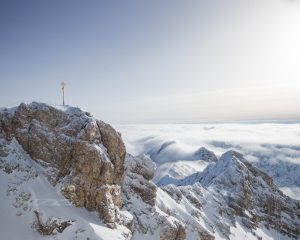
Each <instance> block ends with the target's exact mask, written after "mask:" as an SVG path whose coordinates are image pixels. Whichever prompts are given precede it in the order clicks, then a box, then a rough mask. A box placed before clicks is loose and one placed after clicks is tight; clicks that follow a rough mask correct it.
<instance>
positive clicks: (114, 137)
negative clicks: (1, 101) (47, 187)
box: [0, 103, 126, 228]
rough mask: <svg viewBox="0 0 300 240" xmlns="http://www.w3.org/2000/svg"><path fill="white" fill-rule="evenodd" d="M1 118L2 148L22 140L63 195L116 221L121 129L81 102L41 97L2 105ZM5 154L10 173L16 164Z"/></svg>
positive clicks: (122, 154) (111, 222) (111, 224)
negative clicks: (55, 102)
mask: <svg viewBox="0 0 300 240" xmlns="http://www.w3.org/2000/svg"><path fill="white" fill-rule="evenodd" d="M0 120H1V125H0V134H1V137H0V138H1V139H2V140H3V141H2V144H1V149H5V148H6V146H8V145H10V144H11V143H12V142H15V143H16V144H18V145H19V146H20V148H22V149H23V150H24V154H28V158H29V159H31V160H28V162H30V161H32V163H30V164H31V165H34V164H37V165H38V166H39V167H41V169H42V172H43V175H44V176H46V177H47V178H48V180H49V182H50V183H51V184H52V185H53V186H55V187H56V188H57V189H59V191H60V193H61V194H62V195H63V196H64V197H65V198H67V199H68V200H69V201H70V202H71V203H73V204H74V205H75V206H77V207H85V208H86V209H87V210H89V211H96V212H98V214H99V216H100V218H101V220H102V221H104V222H105V223H106V224H107V226H109V227H111V228H115V227H116V224H117V223H118V221H119V215H120V214H119V208H120V207H121V187H120V183H121V179H122V175H123V171H124V158H125V151H126V150H125V146H124V144H123V141H122V139H121V137H120V134H119V133H118V132H116V131H115V130H114V129H113V128H112V127H111V126H110V125H108V124H106V123H104V122H102V121H99V120H96V119H95V118H93V117H92V116H90V114H89V113H86V112H83V111H81V110H80V109H78V108H73V107H65V108H63V109H57V108H55V107H52V106H49V105H47V104H41V103H31V104H21V105H20V106H18V107H17V108H14V109H13V110H11V109H4V110H1V112H0ZM3 151H4V150H3ZM3 151H2V152H3ZM4 155H5V151H4ZM6 160H7V159H6V158H3V157H1V162H2V164H3V166H4V168H3V169H4V171H5V172H6V173H10V172H14V170H15V169H18V166H19V165H18V163H15V162H14V164H13V165H12V164H11V163H12V162H11V161H12V160H13V159H12V158H9V159H8V160H7V161H6ZM14 161H15V160H14ZM30 169H34V168H30ZM16 175H17V174H16ZM29 194H30V195H31V196H32V194H33V193H29ZM37 197H38V196H37Z"/></svg>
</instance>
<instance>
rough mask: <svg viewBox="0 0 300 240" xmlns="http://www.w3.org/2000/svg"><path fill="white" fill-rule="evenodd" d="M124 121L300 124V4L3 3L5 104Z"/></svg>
mask: <svg viewBox="0 0 300 240" xmlns="http://www.w3.org/2000/svg"><path fill="white" fill-rule="evenodd" d="M61 81H65V82H66V83H67V87H66V102H67V104H70V105H75V106H80V107H82V108H84V109H85V110H87V111H90V112H92V113H93V114H94V115H95V116H97V117H98V118H100V119H103V120H106V121H111V122H113V123H136V122H143V123H147V122H149V123H167V122H172V123H174V122H186V123H191V122H192V123H195V122H201V121H233V120H257V119H296V118H298V119H300V1H298V0H294V1H292V0H236V1H232V0H209V1H207V0H205V1H200V0H195V1H190V0H184V1H183V0H181V1H177V0H164V1H158V0H157V1H155V0H149V1H140V0H136V1H123V0H120V1H117V0H112V1H100V0H99V1H83V0H81V1H77V0H54V1H53V0H52V1H41V0H36V1H29V0H27V1H22V0H19V1H14V0H7V1H5V0H1V2H0V84H1V85H0V106H13V105H16V104H18V103H20V102H22V101H26V102H30V101H33V100H35V101H41V102H47V103H50V104H60V103H61V92H60V82H61Z"/></svg>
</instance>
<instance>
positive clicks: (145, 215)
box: [122, 154, 186, 240]
mask: <svg viewBox="0 0 300 240" xmlns="http://www.w3.org/2000/svg"><path fill="white" fill-rule="evenodd" d="M155 167H156V166H155V164H154V162H153V161H152V160H151V159H150V158H148V157H146V156H144V155H141V156H137V157H133V156H131V155H129V154H127V156H126V160H125V174H124V179H123V185H122V196H123V208H124V209H126V210H127V211H129V212H130V213H131V214H132V215H133V216H134V219H133V224H134V227H133V229H134V233H133V239H142V238H143V237H145V236H146V235H147V238H148V239H162V240H184V239H186V230H185V225H184V224H183V223H182V222H181V221H180V220H178V219H176V218H174V217H172V216H170V214H169V213H165V212H164V211H163V210H159V209H157V206H156V197H157V190H158V188H157V187H156V185H155V184H154V183H152V182H151V181H150V180H151V179H152V177H153V175H154V171H155Z"/></svg>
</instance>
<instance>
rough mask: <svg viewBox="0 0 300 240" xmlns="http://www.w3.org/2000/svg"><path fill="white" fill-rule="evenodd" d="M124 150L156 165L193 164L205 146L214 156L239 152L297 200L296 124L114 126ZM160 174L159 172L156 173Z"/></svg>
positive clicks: (299, 155) (299, 133)
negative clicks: (188, 162) (148, 157)
mask: <svg viewBox="0 0 300 240" xmlns="http://www.w3.org/2000/svg"><path fill="white" fill-rule="evenodd" d="M115 127H116V129H117V130H118V131H119V132H121V134H122V138H123V140H124V141H125V145H126V148H127V151H128V152H129V153H131V154H133V155H138V154H143V153H144V154H148V155H151V158H152V159H153V160H154V161H155V162H156V163H157V165H158V166H159V165H162V164H164V163H167V162H176V161H181V160H187V161H195V160H199V159H197V155H196V154H195V153H196V151H197V150H198V149H199V148H200V147H206V148H207V149H209V150H211V151H213V152H214V153H215V154H216V155H217V156H218V157H219V156H220V155H221V154H223V153H224V152H226V151H228V150H231V149H233V150H236V151H238V152H241V153H242V154H243V155H244V157H245V158H246V159H247V160H248V161H250V162H251V163H252V164H254V165H255V166H256V167H258V168H260V169H261V170H263V171H265V172H267V173H268V174H269V175H271V176H272V177H273V178H274V181H275V183H276V184H277V185H278V186H279V187H280V188H281V190H282V191H284V192H285V193H286V194H288V195H289V196H291V197H293V198H297V199H300V124H296V123H295V124H282V123H281V124H280V123H260V124H242V123H236V124H162V125H154V124H153V125H139V124H137V125H117V126H115ZM160 174H161V173H160Z"/></svg>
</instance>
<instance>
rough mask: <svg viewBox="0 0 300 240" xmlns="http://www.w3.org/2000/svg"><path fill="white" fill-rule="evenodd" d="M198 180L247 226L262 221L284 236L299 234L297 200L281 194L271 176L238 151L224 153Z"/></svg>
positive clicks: (297, 235)
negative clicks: (221, 199)
mask: <svg viewBox="0 0 300 240" xmlns="http://www.w3.org/2000/svg"><path fill="white" fill-rule="evenodd" d="M198 180H199V182H200V183H201V184H202V185H203V186H206V187H208V189H211V190H212V191H213V192H215V193H217V194H220V195H221V196H222V197H223V198H224V199H225V201H226V202H227V204H228V206H229V208H230V209H231V210H232V211H231V212H232V214H233V215H237V216H240V217H242V218H243V221H242V222H243V224H244V225H245V226H246V227H247V228H249V229H255V228H256V227H257V226H258V225H259V224H263V225H265V226H266V227H267V228H269V227H270V228H274V229H277V230H278V231H279V232H281V233H282V234H284V235H288V236H290V237H293V238H298V237H299V234H300V229H299V224H298V223H297V221H295V219H300V204H299V202H298V201H296V200H293V199H291V198H289V197H288V196H285V195H283V193H282V192H281V191H280V190H279V189H278V188H277V186H276V185H274V184H273V181H272V178H271V177H270V176H268V175H267V174H265V173H264V172H262V171H260V170H258V169H257V168H255V167H253V166H252V165H251V164H250V163H249V162H248V161H247V160H246V159H244V158H243V156H242V155H241V154H240V153H237V152H235V151H229V152H227V153H225V154H223V155H222V156H221V158H220V160H219V161H218V163H217V164H216V165H211V166H209V167H208V168H207V169H206V170H205V171H204V172H202V173H201V174H200V175H199V178H198ZM219 198H220V197H219Z"/></svg>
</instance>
